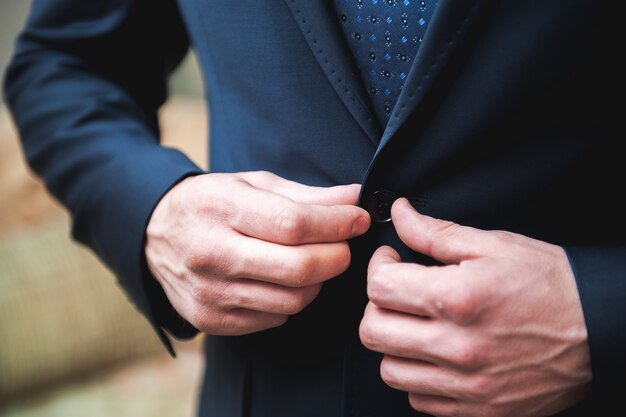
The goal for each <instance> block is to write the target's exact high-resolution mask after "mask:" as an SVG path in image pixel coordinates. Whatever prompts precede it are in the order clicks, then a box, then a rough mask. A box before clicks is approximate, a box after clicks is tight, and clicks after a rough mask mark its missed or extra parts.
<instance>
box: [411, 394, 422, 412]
mask: <svg viewBox="0 0 626 417" xmlns="http://www.w3.org/2000/svg"><path fill="white" fill-rule="evenodd" d="M409 404H410V405H411V408H412V409H414V410H415V411H420V410H421V407H422V404H421V401H420V400H419V398H418V397H417V395H415V394H412V393H409Z"/></svg>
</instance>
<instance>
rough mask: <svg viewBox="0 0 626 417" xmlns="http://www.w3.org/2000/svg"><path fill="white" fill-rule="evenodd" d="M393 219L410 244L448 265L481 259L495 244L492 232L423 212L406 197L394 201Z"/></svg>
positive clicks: (401, 236)
mask: <svg viewBox="0 0 626 417" xmlns="http://www.w3.org/2000/svg"><path fill="white" fill-rule="evenodd" d="M391 219H392V221H393V225H394V227H395V229H396V231H397V233H398V236H399V237H400V239H401V240H402V241H403V242H404V243H405V244H406V245H407V246H408V247H410V248H411V249H413V250H414V251H416V252H419V253H422V254H424V255H427V256H430V257H432V258H434V259H437V260H439V261H441V262H443V263H446V264H450V263H457V264H458V263H460V262H461V261H463V260H467V259H475V258H480V257H482V256H484V255H485V254H486V253H488V252H489V251H490V250H492V249H493V247H494V243H496V242H494V239H493V237H492V236H491V235H490V232H487V231H484V230H479V229H475V228H472V227H467V226H460V225H458V224H456V223H453V222H450V221H446V220H439V219H435V218H433V217H429V216H426V215H423V214H420V213H418V212H417V211H416V210H415V209H414V208H413V207H412V206H411V204H410V203H409V201H408V200H407V199H406V198H400V199H398V200H396V201H395V202H394V204H393V206H392V207H391Z"/></svg>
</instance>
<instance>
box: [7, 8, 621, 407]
mask: <svg viewBox="0 0 626 417" xmlns="http://www.w3.org/2000/svg"><path fill="white" fill-rule="evenodd" d="M604 3H608V2H595V1H591V0H554V1H544V2H532V4H531V3H530V2H527V1H522V0H511V1H496V0H440V2H439V5H438V8H437V10H436V12H435V15H434V16H433V19H432V21H431V23H430V27H429V29H428V33H427V35H426V37H425V38H424V41H423V44H422V45H421V47H420V49H419V52H418V56H417V57H416V60H415V62H414V63H413V66H412V68H411V72H410V74H409V76H408V78H407V80H406V84H405V85H404V87H403V90H402V94H401V95H400V97H399V100H398V103H397V105H396V107H395V109H394V111H393V113H392V115H391V119H390V121H389V123H388V124H387V126H380V125H379V123H378V120H377V118H376V117H375V115H374V111H373V109H372V106H371V104H370V102H369V100H368V97H367V93H366V92H365V90H364V87H363V85H362V84H361V81H360V77H359V76H358V74H357V73H356V71H357V70H356V67H355V65H354V62H353V61H352V58H351V54H350V51H348V50H347V46H346V44H345V39H344V38H343V36H342V34H341V31H340V28H339V26H338V22H337V20H336V16H335V15H334V14H333V11H332V6H331V4H330V2H326V1H307V0H246V1H239V2H228V1H226V2H224V1H214V0H179V1H178V2H175V1H173V0H150V1H148V0H132V1H129V0H106V1H98V2H86V1H80V0H59V1H54V2H51V1H47V0H34V1H33V5H32V12H31V15H30V17H29V19H28V21H27V23H26V27H25V29H24V31H23V32H22V34H21V36H20V37H19V39H18V42H17V46H16V53H15V56H14V58H13V61H12V64H11V66H10V68H9V70H8V72H7V76H6V80H5V91H6V97H7V99H8V102H9V104H10V107H11V109H12V112H13V116H14V119H15V121H16V123H17V126H18V128H19V131H20V136H21V139H22V141H23V146H24V150H25V154H26V157H27V159H28V161H29V163H30V165H31V166H32V168H33V169H34V170H35V171H36V172H37V173H38V174H39V175H41V176H42V178H43V179H44V180H45V182H46V184H47V186H48V188H49V189H50V190H51V192H52V193H53V194H54V195H55V196H56V197H57V198H58V199H59V200H60V201H61V202H62V203H63V204H64V205H65V206H66V207H67V208H68V209H69V211H70V212H71V214H72V219H73V231H72V232H73V236H74V237H75V238H76V239H77V240H79V241H81V242H83V243H85V244H86V245H88V246H90V247H91V248H93V250H94V251H95V252H96V253H97V254H98V255H99V256H100V257H101V258H102V259H103V260H104V262H105V263H106V264H107V265H109V267H110V268H111V269H112V270H113V271H114V272H115V273H116V274H117V276H118V277H119V282H120V284H121V286H122V287H123V288H124V289H125V291H126V292H127V293H128V295H129V297H130V298H131V300H132V301H133V302H134V303H135V305H136V306H137V308H138V309H139V310H141V311H142V312H143V313H144V314H145V316H146V317H147V318H148V320H149V321H150V322H151V323H152V325H153V326H154V328H155V330H156V331H157V332H158V333H159V335H160V336H161V338H162V340H163V341H164V343H165V344H166V345H167V346H168V347H169V342H168V339H167V338H168V336H167V335H166V333H165V332H164V330H167V331H169V332H170V333H171V334H173V335H174V336H176V337H180V338H186V337H191V336H193V335H194V334H195V329H193V328H192V327H191V326H190V325H189V324H188V323H186V322H184V321H183V320H182V319H181V318H180V317H178V315H177V314H176V313H175V312H174V311H173V309H172V307H171V306H170V305H169V303H168V302H167V299H166V298H165V296H164V294H163V292H162V290H161V289H160V287H159V286H158V284H157V283H156V281H155V280H154V279H152V278H151V277H150V276H149V273H148V271H147V268H146V266H145V259H144V256H143V243H144V238H145V236H144V235H145V228H146V225H147V222H148V220H149V217H150V214H151V212H152V210H153V208H154V207H155V205H156V203H157V202H158V200H159V199H160V197H161V196H162V195H163V194H164V193H165V192H166V191H167V190H168V189H170V188H171V187H172V186H173V185H175V184H176V183H177V182H178V181H180V180H181V179H182V178H185V177H186V176H189V175H196V174H199V173H201V172H202V171H201V170H200V169H199V168H198V167H197V166H195V165H194V164H193V163H192V162H191V161H190V160H189V159H188V158H187V157H186V156H185V155H183V154H181V153H180V152H178V151H176V150H174V149H166V148H163V147H161V146H159V145H158V137H159V133H158V123H157V119H156V110H157V108H158V107H159V106H160V105H161V104H162V103H163V101H164V100H165V98H166V79H167V75H168V74H169V73H170V72H171V71H172V70H173V69H174V68H175V66H176V65H177V64H178V63H179V61H180V60H181V59H182V57H183V56H184V54H185V52H186V50H187V48H188V47H189V45H191V46H192V47H193V48H194V50H195V51H196V52H197V54H198V57H199V62H200V64H201V67H202V72H203V75H204V80H205V84H206V95H207V99H208V101H209V105H210V109H211V134H210V137H211V155H210V158H211V159H210V166H211V171H213V172H236V171H247V170H268V171H272V172H274V173H276V174H278V175H281V176H283V177H286V178H289V179H291V180H295V181H299V182H302V183H306V184H314V185H321V186H330V185H336V184H347V183H362V184H363V188H362V192H361V197H360V202H359V203H360V204H362V205H363V206H364V207H367V203H368V198H369V196H370V195H372V194H373V193H374V192H375V191H377V190H389V191H392V192H393V193H395V194H397V195H399V196H407V197H410V198H412V201H414V202H417V203H416V205H417V206H418V209H419V210H420V211H421V212H423V213H425V214H428V215H431V216H434V217H437V218H442V219H447V220H452V221H455V222H458V223H461V224H465V225H471V226H475V227H479V228H485V229H503V230H509V231H513V232H517V233H521V234H524V235H527V236H531V237H534V238H537V239H541V240H545V241H548V242H551V243H555V244H558V245H562V246H563V247H564V248H565V249H566V252H567V254H568V256H569V259H570V261H571V264H572V267H573V270H574V272H575V275H576V280H577V284H578V289H579V292H580V296H581V300H582V305H583V309H584V314H585V320H586V324H587V327H588V332H589V343H590V349H591V359H592V367H593V378H594V379H593V395H592V397H591V398H590V399H589V400H588V401H587V402H586V403H585V404H583V405H582V406H581V407H578V408H576V409H572V410H569V411H566V412H564V413H562V415H563V416H582V415H589V414H585V413H588V411H585V410H584V408H586V409H588V410H595V411H597V410H599V409H600V408H601V407H606V406H609V405H612V406H614V407H617V409H618V410H623V409H624V406H623V403H622V402H621V398H620V397H619V396H620V389H619V388H620V386H622V379H623V377H624V375H626V358H625V356H626V355H624V352H626V330H625V329H626V302H624V301H625V300H626V237H625V232H626V218H625V217H624V213H625V212H626V207H625V206H624V202H623V199H621V198H619V194H621V193H622V192H623V189H624V178H626V176H625V168H624V164H623V157H622V156H621V155H620V152H619V149H620V148H619V141H618V138H619V137H623V129H622V128H621V127H618V126H617V122H616V119H614V118H613V117H612V116H611V112H609V111H608V109H607V104H606V101H605V99H606V97H607V96H609V95H610V94H615V91H614V86H615V85H616V84H617V83H616V80H615V79H614V78H613V77H612V76H611V75H610V74H609V73H607V72H605V69H606V68H608V67H609V66H610V65H611V63H610V62H609V61H610V57H609V58H607V56H606V55H601V54H600V52H599V50H600V48H599V45H600V44H602V45H603V46H605V47H606V46H609V47H612V50H613V51H616V50H619V49H618V46H617V42H618V41H619V38H618V37H615V36H611V34H610V33H608V31H606V30H601V29H602V28H605V27H606V26H607V25H605V24H604V23H605V22H604V19H605V16H608V15H610V14H612V13H613V14H614V13H617V11H616V10H615V11H612V10H605V9H608V8H610V7H613V6H609V5H605V4H604ZM609 49H610V48H609ZM619 132H622V133H621V134H620V133H619ZM383 244H388V245H391V246H393V247H394V248H396V249H397V250H398V251H399V252H400V253H401V254H402V257H403V259H404V260H405V261H419V262H429V260H428V259H422V258H420V257H419V256H417V255H416V254H414V253H412V252H411V251H410V250H408V249H407V248H406V247H405V246H404V245H403V244H402V243H401V242H400V241H399V239H398V237H397V235H396V233H395V231H394V230H393V227H392V225H391V224H390V223H384V224H383V223H374V224H373V226H372V228H371V230H370V231H369V232H368V233H367V234H366V235H364V236H363V237H360V238H358V239H355V240H353V241H352V242H351V250H352V264H351V266H350V268H349V270H348V271H347V272H346V273H345V274H343V275H342V276H341V277H339V278H336V279H334V280H331V281H329V282H328V283H327V284H326V285H325V286H324V288H323V290H322V292H321V294H320V296H319V297H318V298H317V299H316V300H315V301H314V302H313V303H312V304H311V305H310V306H309V307H307V309H305V310H304V311H303V312H302V313H301V314H299V315H297V316H294V317H293V318H291V319H290V320H289V322H288V323H287V324H286V325H284V326H282V327H280V328H277V329H273V330H269V331H265V332H261V333H258V334H252V335H248V336H242V337H207V341H206V347H205V350H206V358H207V370H206V378H205V382H204V386H203V389H202V392H201V405H200V410H199V412H200V415H201V416H220V417H222V416H223V417H235V416H251V417H259V416H268V417H269V416H272V417H282V416H285V417H286V416H289V417H293V416H302V417H305V416H316V417H317V416H327V417H333V416H357V417H365V416H370V417H387V416H389V417H391V416H393V417H395V416H405V415H406V416H410V415H416V413H415V412H413V411H412V410H411V409H410V407H409V404H408V401H407V398H406V394H405V393H401V392H397V391H394V390H392V389H391V388H388V387H386V385H385V384H384V383H383V382H382V381H381V380H380V376H379V361H380V355H378V354H376V353H372V352H369V351H367V350H366V349H365V348H363V347H362V345H361V344H360V342H359V340H358V334H357V333H358V332H357V329H358V323H359V320H360V317H361V315H362V312H363V308H364V306H365V304H366V302H367V298H366V292H365V284H366V273H365V268H366V265H367V261H368V260H369V257H370V256H371V254H372V253H373V251H374V250H375V249H376V248H377V247H379V246H380V245H383ZM618 414H619V413H618Z"/></svg>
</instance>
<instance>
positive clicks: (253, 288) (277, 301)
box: [220, 279, 322, 315]
mask: <svg viewBox="0 0 626 417" xmlns="http://www.w3.org/2000/svg"><path fill="white" fill-rule="evenodd" d="M321 289H322V286H321V284H315V285H309V286H307V287H301V288H290V287H284V286H282V285H276V284H270V283H266V282H262V281H255V280H250V279H241V280H237V281H235V282H231V283H230V285H229V286H228V291H224V292H223V294H224V295H223V297H221V299H220V306H221V307H222V308H226V309H227V310H232V309H246V310H254V311H262V312H265V313H275V314H281V315H293V314H297V313H299V312H301V311H302V310H303V309H304V308H305V307H306V306H307V305H309V304H310V303H311V301H313V300H314V299H315V297H316V296H317V295H318V294H319V292H320V290H321Z"/></svg>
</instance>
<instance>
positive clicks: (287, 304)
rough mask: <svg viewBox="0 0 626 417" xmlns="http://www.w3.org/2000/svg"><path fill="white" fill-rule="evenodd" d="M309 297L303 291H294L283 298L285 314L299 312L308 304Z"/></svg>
mask: <svg viewBox="0 0 626 417" xmlns="http://www.w3.org/2000/svg"><path fill="white" fill-rule="evenodd" d="M307 304H308V303H307V299H306V296H305V294H304V293H303V292H302V291H296V292H293V293H291V294H289V295H287V296H286V297H284V298H283V300H282V310H283V312H284V313H285V314H288V315H293V314H298V313H300V312H301V311H302V310H304V308H305V307H306V306H307Z"/></svg>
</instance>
